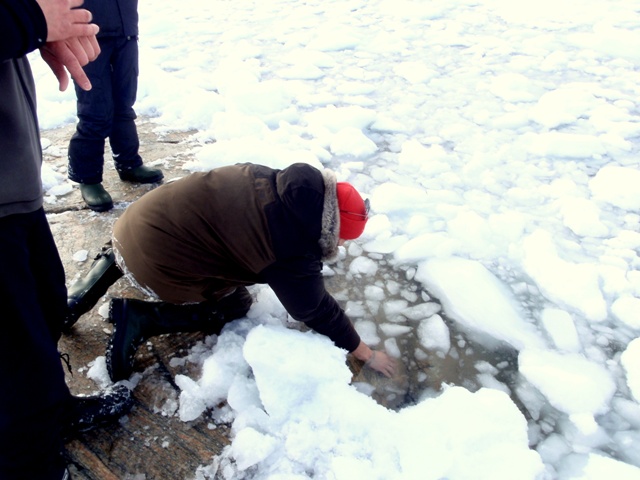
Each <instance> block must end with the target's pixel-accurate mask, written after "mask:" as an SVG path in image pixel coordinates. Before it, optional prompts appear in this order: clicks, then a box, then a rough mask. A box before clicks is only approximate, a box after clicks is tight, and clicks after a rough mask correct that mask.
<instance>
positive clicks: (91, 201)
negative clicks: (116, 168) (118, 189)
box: [80, 183, 113, 212]
mask: <svg viewBox="0 0 640 480" xmlns="http://www.w3.org/2000/svg"><path fill="white" fill-rule="evenodd" d="M80 193H81V194H82V199H83V200H84V201H85V203H86V204H87V206H88V207H89V208H90V209H91V210H93V211H94V212H106V211H107V210H111V209H112V208H113V200H112V199H111V195H109V192H107V191H106V190H105V189H104V187H103V186H102V184H101V183H92V184H82V183H81V184H80Z"/></svg>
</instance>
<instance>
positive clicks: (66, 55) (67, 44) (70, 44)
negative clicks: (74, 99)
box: [41, 38, 100, 91]
mask: <svg viewBox="0 0 640 480" xmlns="http://www.w3.org/2000/svg"><path fill="white" fill-rule="evenodd" d="M87 49H88V50H87ZM99 50H100V49H99V48H98V51H99ZM41 52H42V58H43V60H44V61H45V62H47V64H48V65H49V67H50V68H51V70H52V71H53V73H54V74H55V76H56V77H57V78H58V82H59V84H60V90H61V91H63V90H65V89H66V88H67V85H68V82H69V79H68V77H67V73H66V71H65V68H66V69H67V70H68V71H69V73H70V74H71V76H72V77H73V79H74V80H75V82H76V83H77V84H78V86H79V87H80V88H82V89H83V90H90V89H91V82H90V81H89V78H88V77H87V75H86V73H84V70H83V69H82V66H83V65H86V64H87V63H89V61H90V57H91V56H92V55H94V54H95V50H94V49H93V47H92V42H91V40H90V39H85V40H84V41H83V40H81V39H78V38H72V39H69V40H66V41H64V42H51V43H47V44H46V46H45V47H44V48H42V49H41Z"/></svg>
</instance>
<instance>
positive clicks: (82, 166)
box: [69, 37, 142, 184]
mask: <svg viewBox="0 0 640 480" xmlns="http://www.w3.org/2000/svg"><path fill="white" fill-rule="evenodd" d="M98 40H99V43H100V49H101V52H100V55H98V58H97V59H96V60H95V61H93V62H90V63H88V64H87V65H86V66H85V67H84V71H85V72H86V74H87V76H88V77H89V80H91V84H92V86H93V88H92V89H91V90H89V91H88V92H86V91H84V90H82V89H81V88H79V87H78V85H77V84H76V85H75V89H76V98H77V100H78V104H77V110H78V125H77V128H76V132H75V133H74V135H73V137H72V138H71V141H70V142H69V178H70V179H71V180H73V181H74V182H78V183H85V184H92V183H100V182H102V172H103V167H104V149H105V139H106V138H108V139H109V143H110V145H111V151H112V154H113V159H114V162H115V166H116V169H117V170H119V171H123V170H130V169H132V168H136V167H139V166H140V165H142V159H141V158H140V155H139V154H138V148H139V146H140V142H139V139H138V131H137V130H136V124H135V119H136V113H135V111H134V110H133V104H134V103H135V101H136V94H137V90H138V40H137V38H135V37H103V38H99V39H98Z"/></svg>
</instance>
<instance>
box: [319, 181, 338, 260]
mask: <svg viewBox="0 0 640 480" xmlns="http://www.w3.org/2000/svg"><path fill="white" fill-rule="evenodd" d="M322 179H323V180H324V205H323V208H322V228H321V231H320V240H319V241H318V243H319V244H320V248H321V250H322V260H323V261H333V260H335V259H336V258H337V256H338V241H339V240H340V238H339V234H340V214H339V213H340V210H339V208H338V195H337V190H336V184H337V178H336V174H335V173H334V172H333V171H331V170H328V169H325V170H322Z"/></svg>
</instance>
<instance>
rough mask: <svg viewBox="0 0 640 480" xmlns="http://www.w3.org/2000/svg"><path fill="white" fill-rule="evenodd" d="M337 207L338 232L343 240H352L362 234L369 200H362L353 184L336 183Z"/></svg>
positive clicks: (367, 213)
mask: <svg viewBox="0 0 640 480" xmlns="http://www.w3.org/2000/svg"><path fill="white" fill-rule="evenodd" d="M336 190H337V194H338V209H339V210H340V234H339V237H340V238H341V239H343V240H353V239H354V238H358V237H359V236H360V235H362V232H363V231H364V226H365V225H366V224H367V220H368V219H369V217H368V215H369V201H368V200H367V201H365V200H362V197H361V196H360V194H359V193H358V191H357V190H356V189H355V188H353V185H351V184H350V183H346V182H338V183H337V184H336Z"/></svg>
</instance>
